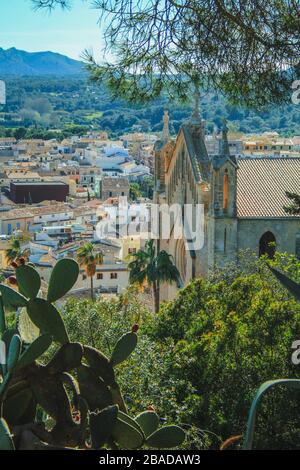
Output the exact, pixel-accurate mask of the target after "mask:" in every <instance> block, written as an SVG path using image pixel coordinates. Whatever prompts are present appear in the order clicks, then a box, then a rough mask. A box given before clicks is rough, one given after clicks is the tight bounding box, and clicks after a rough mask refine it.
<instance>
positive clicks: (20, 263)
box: [19, 256, 26, 266]
mask: <svg viewBox="0 0 300 470" xmlns="http://www.w3.org/2000/svg"><path fill="white" fill-rule="evenodd" d="M25 263H26V260H25V258H23V256H22V257H21V258H19V265H20V266H24V265H25Z"/></svg>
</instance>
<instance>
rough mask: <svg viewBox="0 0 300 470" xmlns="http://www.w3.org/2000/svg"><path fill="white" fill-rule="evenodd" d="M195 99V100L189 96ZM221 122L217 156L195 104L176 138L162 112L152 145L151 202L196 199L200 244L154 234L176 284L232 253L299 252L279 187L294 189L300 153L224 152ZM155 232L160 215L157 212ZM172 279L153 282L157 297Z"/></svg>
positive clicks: (299, 239)
mask: <svg viewBox="0 0 300 470" xmlns="http://www.w3.org/2000/svg"><path fill="white" fill-rule="evenodd" d="M196 101H198V100H196ZM227 133H228V129H227V127H226V124H224V127H223V129H222V138H221V139H220V147H219V152H218V154H217V155H208V153H207V150H206V146H205V126H204V122H203V121H202V120H201V118H200V113H199V103H197V104H196V107H195V110H194V112H193V114H192V116H191V119H190V121H189V122H187V123H185V124H183V125H182V127H181V128H180V130H179V133H178V135H177V138H176V140H175V141H174V140H172V139H171V138H170V133H169V116H168V112H167V111H165V114H164V127H163V132H162V136H161V139H160V140H159V141H157V143H156V145H155V193H154V202H155V203H157V204H160V205H162V204H163V205H165V204H167V205H169V206H171V205H172V204H180V206H181V207H182V208H183V207H185V205H186V204H192V205H194V206H196V205H197V204H201V205H203V206H202V207H203V209H204V243H203V246H202V248H200V249H195V250H191V249H189V243H188V242H189V241H188V240H187V239H185V238H184V237H183V238H181V239H178V237H177V238H176V237H174V236H172V231H171V236H170V237H169V238H168V239H164V238H163V237H161V236H160V238H159V240H158V241H157V245H158V250H166V251H167V252H168V253H170V254H171V255H172V256H173V261H174V262H175V264H176V266H177V268H178V270H179V272H180V276H181V280H180V285H181V286H184V285H186V284H187V283H188V282H189V281H190V280H191V279H193V278H195V277H199V276H206V275H207V274H208V272H209V271H210V270H212V269H214V268H216V267H218V266H224V265H226V264H227V263H228V262H234V261H236V260H237V256H238V252H239V251H241V250H246V249H250V250H251V251H253V252H255V253H256V254H257V256H260V255H262V254H265V253H266V254H268V255H269V256H271V257H272V255H273V254H274V250H275V247H276V249H277V250H278V251H281V252H288V253H291V254H295V255H296V256H297V257H299V258H300V217H299V216H291V215H289V214H287V213H286V212H285V211H284V206H288V205H289V204H290V201H289V199H288V198H287V196H286V191H289V192H292V193H297V194H300V158H277V157H276V158H270V157H269V158H267V157H264V158H252V157H251V158H246V157H244V158H243V157H242V156H231V155H230V152H229V146H228V139H227ZM159 223H160V233H161V232H162V227H163V224H164V216H163V214H161V215H160V222H159ZM177 288H178V286H175V285H174V284H173V285H171V286H165V288H164V289H161V300H170V299H172V298H173V297H174V295H175V293H176V290H177Z"/></svg>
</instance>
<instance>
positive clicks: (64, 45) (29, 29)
mask: <svg viewBox="0 0 300 470" xmlns="http://www.w3.org/2000/svg"><path fill="white" fill-rule="evenodd" d="M72 4H73V7H72V9H71V10H65V11H62V10H61V8H56V9H55V10H54V11H52V12H51V13H49V12H47V11H41V10H40V11H35V10H34V9H33V7H32V2H31V0H0V47H2V48H3V49H9V48H10V47H15V48H16V49H21V50H25V51H28V52H39V51H53V52H59V53H61V54H64V55H67V56H69V57H72V58H73V59H80V55H81V54H82V52H83V51H84V50H85V49H92V50H93V52H94V55H95V57H96V58H97V59H101V58H102V57H103V52H102V51H103V41H102V38H101V30H100V27H99V25H98V24H97V20H98V17H99V12H98V11H97V10H93V9H92V8H91V7H90V6H89V5H88V3H84V2H82V0H72Z"/></svg>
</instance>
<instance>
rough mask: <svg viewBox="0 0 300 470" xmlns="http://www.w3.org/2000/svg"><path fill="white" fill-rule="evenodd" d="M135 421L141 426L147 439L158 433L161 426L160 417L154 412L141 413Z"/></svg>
mask: <svg viewBox="0 0 300 470" xmlns="http://www.w3.org/2000/svg"><path fill="white" fill-rule="evenodd" d="M135 421H136V422H137V423H138V424H139V425H140V426H141V428H142V430H143V432H144V434H145V436H146V437H148V436H150V435H151V434H153V433H154V431H156V429H157V428H158V425H159V417H158V415H157V414H156V413H155V412H154V411H144V412H143V413H140V414H139V415H138V416H137V417H136V418H135Z"/></svg>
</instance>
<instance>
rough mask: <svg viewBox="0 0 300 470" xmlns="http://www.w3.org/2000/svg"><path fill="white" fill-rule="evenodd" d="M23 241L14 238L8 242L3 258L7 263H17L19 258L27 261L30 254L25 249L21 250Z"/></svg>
mask: <svg viewBox="0 0 300 470" xmlns="http://www.w3.org/2000/svg"><path fill="white" fill-rule="evenodd" d="M23 241H24V240H23V239H22V238H19V237H14V238H12V239H11V240H10V243H9V247H8V248H7V250H6V252H5V257H6V260H7V262H8V263H11V262H12V261H14V260H16V261H17V262H18V261H19V260H20V258H24V259H26V260H28V258H29V254H30V252H29V249H27V248H26V249H23V247H22V242H23Z"/></svg>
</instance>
